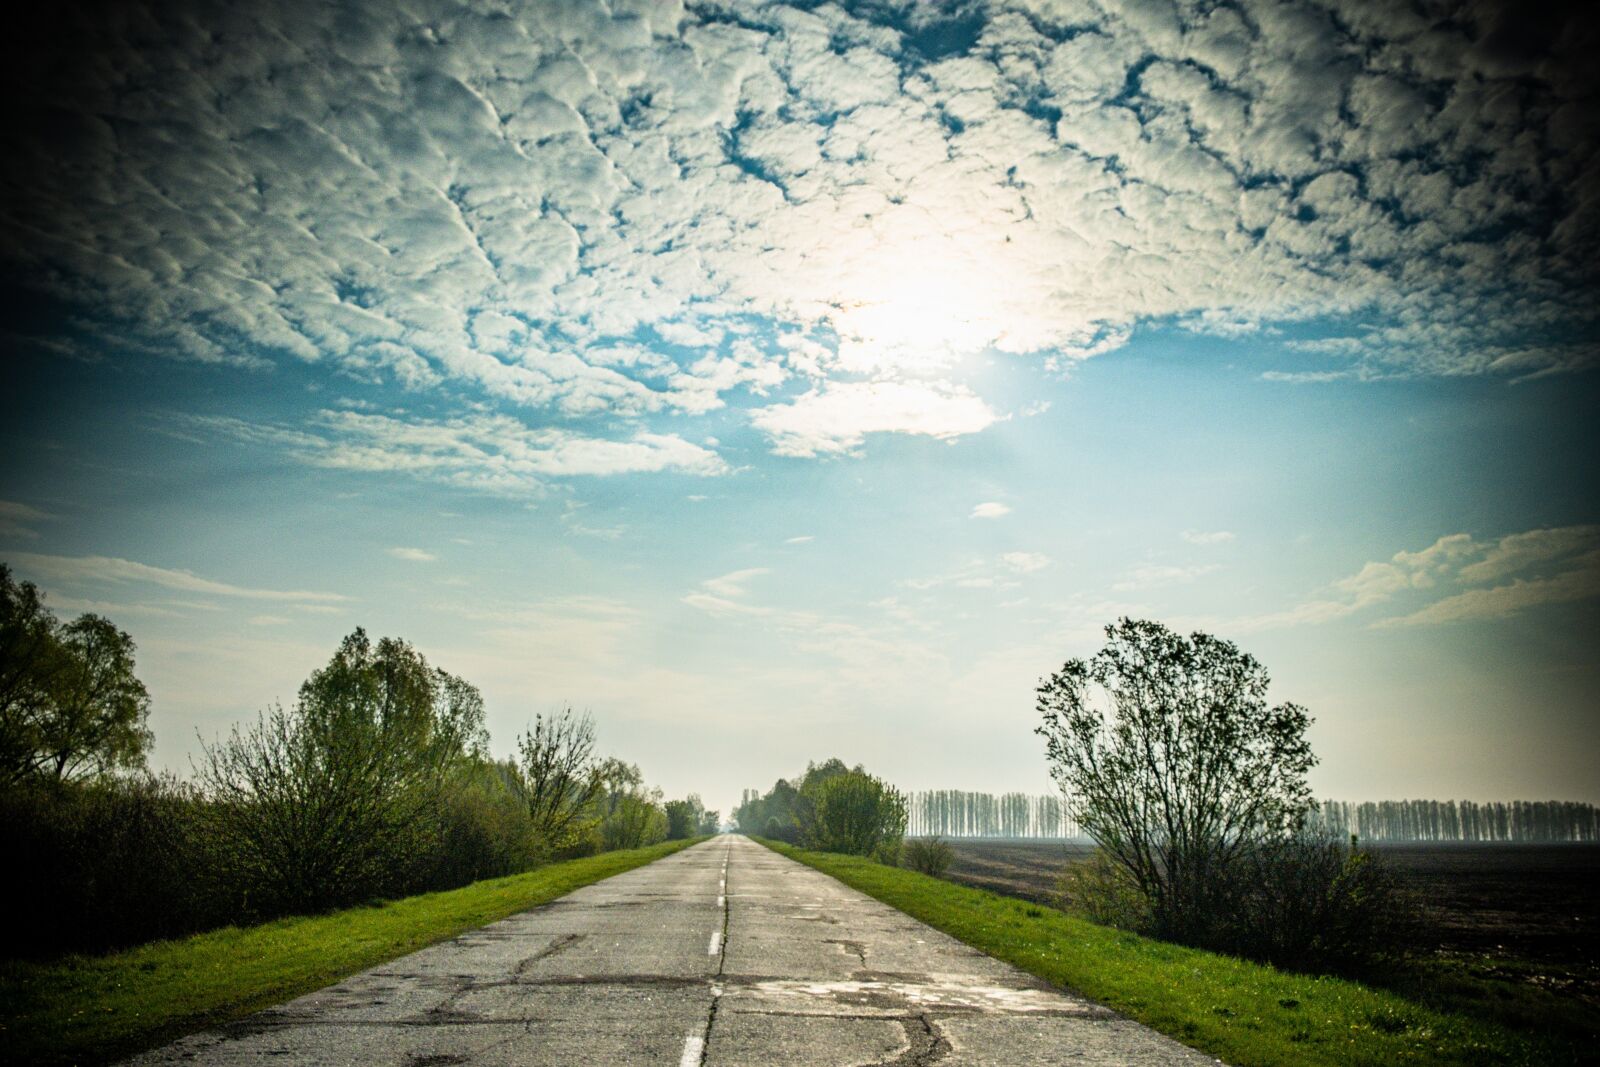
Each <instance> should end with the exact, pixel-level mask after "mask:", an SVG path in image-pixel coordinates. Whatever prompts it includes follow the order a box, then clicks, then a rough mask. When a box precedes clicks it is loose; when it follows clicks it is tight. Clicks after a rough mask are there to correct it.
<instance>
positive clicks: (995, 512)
mask: <svg viewBox="0 0 1600 1067" xmlns="http://www.w3.org/2000/svg"><path fill="white" fill-rule="evenodd" d="M1009 514H1011V508H1010V507H1008V506H1007V505H1005V504H1002V503H1000V502H999V501H996V500H985V501H984V502H983V503H981V504H979V505H978V506H977V507H975V508H973V509H972V515H971V516H970V518H974V519H998V518H1000V517H1001V516H1002V515H1009Z"/></svg>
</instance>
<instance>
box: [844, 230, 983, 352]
mask: <svg viewBox="0 0 1600 1067" xmlns="http://www.w3.org/2000/svg"><path fill="white" fill-rule="evenodd" d="M993 284H994V280H993V278H992V277H989V278H986V277H984V272H983V271H981V270H977V269H974V268H973V266H972V261H971V259H970V257H953V256H949V255H948V254H946V255H939V254H937V253H935V252H934V251H933V250H931V249H922V248H915V247H913V248H908V249H904V250H901V251H899V252H898V253H897V254H896V253H890V254H879V255H877V256H874V257H873V259H872V261H871V262H870V263H869V264H864V265H863V266H862V267H861V268H860V269H858V270H856V271H853V272H850V274H849V275H848V284H847V287H845V293H846V294H847V295H843V296H841V297H839V298H837V299H835V300H834V301H831V302H830V308H831V310H830V312H829V314H828V320H829V324H830V325H831V326H832V328H833V331H834V333H835V335H836V336H837V337H838V340H839V359H840V362H841V364H843V366H844V368H845V369H847V370H852V371H857V372H863V373H872V372H883V371H890V370H900V371H908V372H916V371H919V370H923V371H933V370H938V369H941V368H944V367H948V366H949V365H950V364H952V363H954V362H956V361H957V360H959V359H960V358H961V357H962V356H965V355H968V354H970V353H972V352H975V351H979V350H981V349H983V348H985V347H987V346H988V345H989V344H991V343H992V342H993V341H994V339H995V336H996V330H997V326H996V322H997V319H998V314H997V307H996V302H995V300H994V294H993V293H992V291H991V287H992V285H993Z"/></svg>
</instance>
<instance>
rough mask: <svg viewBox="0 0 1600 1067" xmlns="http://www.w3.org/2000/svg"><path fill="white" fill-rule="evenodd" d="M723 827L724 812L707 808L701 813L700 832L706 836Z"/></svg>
mask: <svg viewBox="0 0 1600 1067" xmlns="http://www.w3.org/2000/svg"><path fill="white" fill-rule="evenodd" d="M721 829H722V813H721V812H719V811H713V810H710V809H707V810H706V811H703V812H701V813H700V833H701V834H702V835H704V836H706V837H709V836H711V835H712V834H715V833H717V832H719V831H720V830H721Z"/></svg>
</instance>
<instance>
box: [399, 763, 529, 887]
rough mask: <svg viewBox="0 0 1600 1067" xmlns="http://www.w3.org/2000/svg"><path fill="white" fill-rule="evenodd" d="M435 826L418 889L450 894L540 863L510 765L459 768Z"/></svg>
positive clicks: (482, 764)
mask: <svg viewBox="0 0 1600 1067" xmlns="http://www.w3.org/2000/svg"><path fill="white" fill-rule="evenodd" d="M435 822H436V832H435V833H434V834H433V835H431V836H432V845H433V847H432V850H431V855H430V856H429V858H428V860H427V862H426V863H425V864H424V866H425V867H426V868H427V871H428V873H427V875H426V882H425V884H424V885H419V886H418V888H426V889H451V888H454V887H456V886H460V885H467V884H468V883H471V882H476V881H480V880H482V879H484V878H499V877H501V876H503V875H507V874H517V873H518V872H521V871H525V870H528V869H529V868H530V867H533V866H534V865H535V864H536V863H538V860H539V843H538V841H537V839H536V838H535V835H534V833H533V823H532V820H531V819H530V818H529V816H528V808H527V805H526V803H525V802H524V801H523V799H522V796H521V794H520V793H519V792H518V790H517V789H516V767H515V766H514V765H507V764H503V763H492V762H489V761H478V762H474V763H472V764H470V765H468V766H467V767H465V768H463V769H462V770H461V772H460V773H458V774H457V775H456V776H454V777H453V778H452V779H451V781H450V782H449V783H448V784H447V785H446V787H445V789H444V792H443V794H442V795H441V797H440V803H439V810H438V813H437V816H436V820H435Z"/></svg>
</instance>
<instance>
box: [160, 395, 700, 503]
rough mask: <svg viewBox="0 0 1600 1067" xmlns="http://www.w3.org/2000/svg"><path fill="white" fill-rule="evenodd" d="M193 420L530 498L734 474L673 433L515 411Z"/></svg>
mask: <svg viewBox="0 0 1600 1067" xmlns="http://www.w3.org/2000/svg"><path fill="white" fill-rule="evenodd" d="M191 421H192V423H193V424H195V425H197V426H199V427H201V428H203V429H209V430H211V431H213V432H215V433H219V434H223V435H226V436H229V437H232V438H234V439H236V440H240V441H244V442H248V443H263V444H267V445H271V446H273V447H276V448H279V449H282V450H284V451H285V452H287V453H288V454H289V455H290V456H291V457H293V458H294V459H297V460H299V461H300V462H303V463H308V464H311V465H312V466H317V467H328V468H334V469H337V470H348V471H362V472H398V473H404V474H409V475H412V476H414V477H419V478H425V479H428V480H430V481H438V482H445V483H448V484H452V485H459V486H463V487H466V488H471V489H480V490H485V491H489V492H501V493H518V492H524V491H527V490H531V489H535V488H537V487H538V486H539V485H540V484H541V483H542V482H543V480H545V479H547V478H571V477H583V476H590V477H604V476H607V475H617V474H631V473H639V472H650V471H676V472H680V473H684V474H693V475H700V476H712V475H718V474H723V473H726V472H727V470H728V467H727V464H725V463H724V462H723V461H722V459H721V457H719V456H718V455H717V454H716V453H715V452H712V451H711V450H709V449H706V448H702V447H701V446H699V445H696V444H693V443H691V442H689V441H685V440H684V439H683V438H681V437H678V436H676V435H673V434H655V433H645V432H638V433H635V434H634V435H633V436H632V437H631V438H628V439H626V440H611V439H609V438H603V437H591V436H588V435H585V434H581V433H577V432H575V431H571V430H565V429H555V428H533V427H530V426H528V425H526V424H525V423H523V422H522V421H520V420H518V419H515V418H512V417H510V416H507V415H468V416H463V417H460V418H455V419H417V418H401V417H396V416H391V415H369V414H366V413H364V412H357V411H336V410H324V411H321V412H318V413H317V414H316V415H315V416H314V417H313V418H312V419H311V420H310V421H309V422H308V423H307V424H306V425H305V426H303V427H289V426H284V425H281V424H276V423H254V422H246V421H244V420H240V419H231V418H219V417H204V418H196V419H194V420H191Z"/></svg>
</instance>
